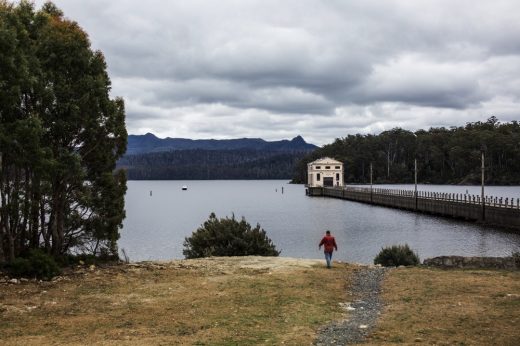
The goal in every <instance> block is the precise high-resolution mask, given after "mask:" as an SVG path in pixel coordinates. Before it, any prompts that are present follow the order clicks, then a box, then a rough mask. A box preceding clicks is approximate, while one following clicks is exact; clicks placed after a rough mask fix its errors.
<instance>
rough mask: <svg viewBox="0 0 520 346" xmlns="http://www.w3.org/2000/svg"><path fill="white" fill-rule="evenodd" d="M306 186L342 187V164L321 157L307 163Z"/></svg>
mask: <svg viewBox="0 0 520 346" xmlns="http://www.w3.org/2000/svg"><path fill="white" fill-rule="evenodd" d="M307 186H309V187H324V186H325V187H326V186H343V162H340V161H337V160H334V159H331V158H330V157H323V158H321V159H318V160H316V161H313V162H311V163H308V164H307Z"/></svg>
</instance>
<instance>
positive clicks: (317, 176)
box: [316, 173, 320, 181]
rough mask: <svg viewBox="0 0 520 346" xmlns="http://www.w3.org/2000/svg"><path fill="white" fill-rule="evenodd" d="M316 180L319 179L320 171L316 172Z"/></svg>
mask: <svg viewBox="0 0 520 346" xmlns="http://www.w3.org/2000/svg"><path fill="white" fill-rule="evenodd" d="M316 181H320V173H318V174H316Z"/></svg>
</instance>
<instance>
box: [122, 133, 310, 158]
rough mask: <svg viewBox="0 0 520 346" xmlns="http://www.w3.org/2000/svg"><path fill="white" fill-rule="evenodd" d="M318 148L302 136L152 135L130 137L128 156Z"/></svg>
mask: <svg viewBox="0 0 520 346" xmlns="http://www.w3.org/2000/svg"><path fill="white" fill-rule="evenodd" d="M316 148H317V146H315V145H314V144H309V143H307V142H305V140H304V139H303V138H302V137H301V136H297V137H294V138H293V139H292V140H286V139H284V140H281V141H273V142H267V141H265V140H263V139H261V138H238V139H186V138H169V137H167V138H159V137H157V136H155V135H154V134H152V133H147V134H145V135H129V136H128V147H127V151H126V155H134V154H143V153H157V152H162V151H172V150H192V149H203V150H240V149H249V150H262V151H311V150H314V149H316Z"/></svg>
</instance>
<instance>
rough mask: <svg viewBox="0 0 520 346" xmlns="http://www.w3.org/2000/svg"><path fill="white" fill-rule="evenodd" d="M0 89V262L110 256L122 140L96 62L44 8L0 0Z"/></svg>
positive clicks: (77, 31)
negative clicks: (36, 253) (36, 256)
mask: <svg viewBox="0 0 520 346" xmlns="http://www.w3.org/2000/svg"><path fill="white" fill-rule="evenodd" d="M0 86H1V87H0V264H1V263H2V262H4V261H9V262H14V260H15V259H17V258H18V257H24V256H27V254H28V253H30V252H31V251H32V250H34V249H42V250H43V251H44V252H47V253H48V254H51V255H53V256H54V257H60V256H63V255H65V254H67V253H69V252H71V251H77V252H79V251H85V252H89V253H94V254H96V253H99V252H106V253H112V254H116V253H117V249H116V241H117V239H118V237H119V233H118V230H119V228H120V227H121V224H122V220H123V218H124V193H125V191H126V180H125V175H124V173H122V172H116V173H115V175H114V174H113V171H114V169H115V162H116V160H117V158H119V157H120V156H121V155H122V154H123V153H124V152H125V150H126V139H127V133H126V129H125V124H124V118H125V112H124V104H123V100H121V99H115V100H112V99H110V97H109V90H110V79H109V77H108V75H107V72H106V64H105V60H104V57H103V55H102V54H101V53H100V52H97V51H92V50H91V48H90V42H89V40H88V37H87V34H86V33H85V32H84V31H83V30H82V29H81V28H80V27H79V26H78V25H77V23H75V22H72V21H70V20H67V19H65V18H64V17H63V13H62V12H61V11H60V10H59V9H58V8H57V7H55V6H54V5H53V4H52V3H46V4H45V5H44V6H43V7H42V9H41V10H38V11H35V9H34V8H33V4H31V3H30V2H28V1H21V2H20V3H17V4H16V5H15V4H9V3H8V2H6V1H0Z"/></svg>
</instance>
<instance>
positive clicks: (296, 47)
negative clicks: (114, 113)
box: [36, 0, 520, 145]
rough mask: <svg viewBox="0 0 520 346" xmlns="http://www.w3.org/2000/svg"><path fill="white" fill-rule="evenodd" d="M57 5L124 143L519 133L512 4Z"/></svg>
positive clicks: (518, 44) (518, 50) (64, 1)
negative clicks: (452, 129) (489, 130)
mask: <svg viewBox="0 0 520 346" xmlns="http://www.w3.org/2000/svg"><path fill="white" fill-rule="evenodd" d="M54 2H55V4H56V5H58V7H60V8H61V9H62V10H63V11H64V12H65V16H66V17H68V18H69V19H72V20H75V21H77V22H78V23H79V24H80V25H81V26H82V27H83V29H85V30H86V31H87V32H88V34H89V36H90V39H91V41H92V46H93V48H94V49H99V50H101V51H102V52H103V53H104V54H105V56H106V59H107V63H108V67H109V73H110V76H111V79H112V84H113V89H112V94H113V95H114V96H122V97H123V98H124V99H125V102H126V109H127V127H128V132H129V133H130V134H144V133H146V132H153V133H155V134H156V135H158V136H160V137H166V136H169V137H184V138H238V137H261V138H264V139H266V140H279V139H286V138H287V139H290V138H292V137H294V136H296V135H302V136H303V137H304V138H305V139H306V140H307V141H308V142H311V143H315V144H318V145H322V144H326V143H330V142H332V141H333V140H334V139H335V138H338V137H344V136H346V135H348V134H355V133H374V134H377V133H380V132H381V131H384V130H388V129H391V128H394V127H402V128H405V129H409V130H415V129H420V128H424V129H427V128H429V127H431V126H434V127H437V126H446V127H449V126H457V125H464V124H465V123H466V122H470V121H471V122H472V121H483V120H486V119H487V118H489V117H490V116H491V115H494V116H496V117H497V118H498V119H499V120H500V121H503V122H505V121H511V120H520V1H518V0H489V1H484V0H482V1H475V0H468V1H465V0H457V1H453V0H446V1H444V0H432V1H425V0H424V1H423V0H414V1H409V0H401V1H398V0H396V1H389V0H385V1H380V0H373V1H370V0H359V1H348V0H341V1H340V0H327V1H311V0H292V1H291V0H284V1H281V0H274V1H270V0H258V1H255V0H251V1H249V0H235V1H227V0H218V1H217V0H206V1H198V0H186V1H180V0H178V1H160V0H147V1H142V0H140V1H134V0H131V1H130V0H111V1H102V0H55V1H54ZM42 3H43V1H36V4H37V6H39V5H41V4H42Z"/></svg>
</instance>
